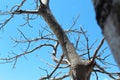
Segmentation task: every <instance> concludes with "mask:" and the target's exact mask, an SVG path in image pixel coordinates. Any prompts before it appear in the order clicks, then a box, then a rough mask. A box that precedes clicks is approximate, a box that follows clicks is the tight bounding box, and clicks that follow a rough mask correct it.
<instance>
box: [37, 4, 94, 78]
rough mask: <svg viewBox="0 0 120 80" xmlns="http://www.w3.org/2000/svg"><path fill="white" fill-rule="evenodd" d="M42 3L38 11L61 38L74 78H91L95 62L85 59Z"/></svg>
mask: <svg viewBox="0 0 120 80" xmlns="http://www.w3.org/2000/svg"><path fill="white" fill-rule="evenodd" d="M43 6H44V5H42V4H41V6H40V8H39V11H38V13H39V14H40V15H41V16H42V17H43V18H44V20H45V21H46V22H47V24H48V25H49V27H50V28H51V30H52V31H53V32H54V34H55V35H56V37H57V38H58V40H59V43H60V45H61V47H62V50H63V53H64V55H65V57H66V58H67V59H68V60H69V62H70V63H71V69H70V70H71V72H72V77H73V79H74V80H89V79H90V78H89V76H90V74H91V72H92V69H93V67H94V64H92V63H93V62H92V63H91V62H90V61H86V60H83V59H81V58H80V57H79V55H78V54H77V53H76V51H75V48H74V46H73V44H72V43H71V42H70V40H69V39H68V37H67V35H66V34H65V32H64V30H63V29H62V27H61V26H60V25H59V23H58V22H57V20H56V19H55V17H54V16H53V14H52V13H51V11H50V9H49V8H47V7H43Z"/></svg>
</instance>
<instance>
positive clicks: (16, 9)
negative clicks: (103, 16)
mask: <svg viewBox="0 0 120 80" xmlns="http://www.w3.org/2000/svg"><path fill="white" fill-rule="evenodd" d="M26 1H27V0H22V2H21V3H20V4H19V5H15V6H13V7H12V9H11V10H10V11H9V12H8V13H6V14H10V17H9V18H8V19H6V20H5V21H4V22H3V23H1V24H0V29H3V28H4V27H5V25H6V24H7V23H8V22H10V20H11V19H13V18H14V16H15V15H18V14H19V15H21V14H27V18H26V19H25V20H26V23H25V24H23V25H26V24H28V25H29V26H30V27H32V26H31V25H30V23H29V21H30V20H34V19H36V18H30V17H29V15H30V14H33V15H37V17H38V16H42V17H43V19H44V20H45V22H46V23H47V24H48V26H49V27H50V29H51V30H52V31H53V32H51V31H49V29H47V28H46V27H42V26H41V27H42V28H43V29H44V30H45V31H47V32H48V34H43V33H42V32H40V37H38V38H34V39H29V38H28V37H27V36H25V34H24V33H23V32H22V31H21V30H19V29H18V31H19V32H20V34H21V35H22V37H24V40H16V39H14V38H12V39H13V40H14V41H15V42H16V43H28V45H27V47H26V49H25V51H24V52H23V53H21V54H17V55H15V56H12V57H7V58H6V57H5V58H0V60H3V61H5V63H8V62H14V65H13V66H15V65H16V62H17V59H18V58H20V57H22V56H25V55H27V54H30V53H33V52H34V51H36V50H38V49H40V48H42V47H47V46H48V47H52V48H53V52H52V59H53V61H54V62H55V63H56V66H53V67H54V70H53V71H52V72H51V73H50V74H47V75H46V76H45V77H41V78H40V80H46V79H50V80H62V79H64V78H66V77H69V76H71V79H72V80H90V77H91V76H90V75H91V74H92V73H94V74H96V79H97V80H98V76H99V75H98V74H97V73H103V74H107V75H108V76H109V77H110V78H112V79H118V78H119V74H120V73H119V72H113V73H112V72H108V71H107V70H106V68H104V67H102V66H101V65H100V64H99V63H97V61H96V60H98V61H99V62H100V63H103V64H105V63H106V62H105V59H106V58H107V57H109V55H107V56H105V57H102V54H103V52H104V50H102V51H103V52H102V51H101V53H100V54H98V53H99V52H98V51H99V50H100V48H101V47H102V45H103V43H104V38H103V39H102V40H101V42H100V44H99V45H98V47H97V49H96V50H95V52H94V53H93V55H90V49H91V48H92V46H93V45H94V43H93V44H92V45H91V46H89V39H88V37H87V35H86V31H84V30H83V29H82V28H80V30H76V29H72V27H73V26H74V24H73V26H72V27H70V29H68V30H67V31H64V30H63V29H62V27H61V25H60V24H59V23H58V22H57V20H56V19H55V17H54V15H53V14H52V12H51V10H50V7H49V0H35V3H36V7H37V8H36V10H21V9H20V8H21V7H22V6H23V5H24V3H25V2H26ZM39 4H40V5H39ZM3 14H5V12H4V13H3ZM75 22H76V21H75ZM72 33H74V34H76V35H78V36H77V38H76V41H75V45H73V43H72V42H71V41H70V38H69V37H68V36H69V34H72ZM67 34H68V35H67ZM81 34H82V35H83V36H84V38H85V41H86V42H85V43H81V44H83V45H84V44H85V47H86V49H85V50H86V51H87V52H86V53H84V54H81V55H79V54H78V51H80V49H79V45H80V36H81ZM54 35H55V36H56V37H57V39H56V38H55V36H54ZM37 41H43V42H44V41H45V43H43V44H40V45H38V46H36V47H35V48H32V49H31V48H30V47H31V44H32V43H34V42H37ZM54 43H55V44H54ZM59 45H60V46H61V48H62V52H63V53H62V54H61V57H60V59H58V57H57V50H58V47H59ZM83 56H87V59H84V58H83ZM46 64H48V65H50V64H49V63H46ZM61 64H65V65H66V66H60V65H61ZM110 65H111V64H110ZM59 68H62V69H65V68H69V72H68V73H67V74H64V75H63V76H61V77H57V76H54V77H53V74H54V73H55V71H56V70H57V69H59ZM40 69H42V68H40ZM42 70H44V71H46V73H47V72H48V71H47V70H45V69H42ZM58 74H60V73H58Z"/></svg>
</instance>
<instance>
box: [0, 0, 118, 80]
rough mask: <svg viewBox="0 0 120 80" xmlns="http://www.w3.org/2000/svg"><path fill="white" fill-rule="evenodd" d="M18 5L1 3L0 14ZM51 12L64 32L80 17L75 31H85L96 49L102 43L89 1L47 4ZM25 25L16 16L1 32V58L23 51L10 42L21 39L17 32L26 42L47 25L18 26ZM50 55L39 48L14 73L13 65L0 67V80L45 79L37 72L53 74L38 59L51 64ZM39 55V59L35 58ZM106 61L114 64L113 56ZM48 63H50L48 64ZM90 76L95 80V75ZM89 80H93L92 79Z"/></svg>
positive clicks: (58, 0)
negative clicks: (23, 35) (45, 70)
mask: <svg viewBox="0 0 120 80" xmlns="http://www.w3.org/2000/svg"><path fill="white" fill-rule="evenodd" d="M20 1H21V0H2V1H0V11H7V10H9V9H10V8H11V7H12V6H13V5H16V4H19V2H20ZM30 1H31V2H30ZM33 3H34V0H28V2H26V4H25V5H24V6H23V7H22V8H21V9H24V10H27V9H29V10H30V9H34V4H33ZM50 8H51V11H52V13H53V14H54V16H55V17H56V19H57V20H58V22H59V23H60V25H61V26H62V27H63V28H64V29H68V28H69V27H70V26H71V25H72V23H73V21H74V19H75V18H76V16H78V15H80V17H79V19H78V21H77V23H76V25H75V26H76V28H77V27H78V28H79V26H82V27H83V29H84V30H87V31H88V33H87V35H88V36H89V39H90V43H93V42H94V41H95V40H97V39H98V42H97V43H96V45H98V43H99V41H100V40H101V39H102V32H101V30H100V28H99V27H98V25H97V23H96V20H95V14H94V9H93V6H92V3H91V0H50ZM6 17H8V16H6ZM6 17H5V15H4V16H1V15H0V22H1V21H2V20H4V19H5V18H6ZM24 22H25V20H23V15H16V16H15V17H14V19H12V20H11V22H9V23H8V24H7V25H6V26H5V27H4V31H1V32H0V47H1V48H0V57H5V56H8V55H11V56H12V55H13V54H10V53H11V52H14V53H16V54H19V53H21V52H22V51H23V50H24V48H25V46H26V45H19V44H18V47H16V46H15V45H16V44H15V43H14V42H13V41H12V40H11V37H13V38H17V39H20V35H19V34H20V33H19V32H18V30H17V29H20V30H21V31H22V32H24V34H25V35H26V36H28V37H29V38H34V37H38V36H39V35H38V30H39V29H40V25H42V26H45V25H46V23H45V22H44V20H42V18H40V17H39V19H37V20H35V21H31V24H32V25H33V28H30V27H28V26H27V25H26V26H23V27H21V26H20V25H21V24H23V23H24ZM41 43H42V42H41ZM38 44H40V43H34V45H38ZM106 46H107V44H106V43H105V44H104V47H106ZM33 47H34V46H33ZM94 48H96V47H94ZM50 52H51V49H50V48H42V49H39V50H37V51H35V52H34V53H32V54H29V55H26V58H27V59H25V58H24V57H21V58H19V59H18V61H17V63H16V66H15V68H14V69H13V68H12V66H13V63H8V64H0V80H38V79H39V78H40V77H41V76H43V75H45V72H44V71H42V70H40V69H39V67H42V68H44V69H49V71H51V70H52V69H51V67H48V66H46V64H45V63H43V62H42V61H41V58H42V59H44V60H45V61H50V59H51V58H50ZM109 53H111V52H110V51H109V50H107V52H105V54H109ZM38 54H39V56H36V55H38ZM107 61H110V62H112V63H115V62H114V59H113V57H112V56H111V57H110V58H109V59H108V60H107ZM0 62H1V61H0ZM50 63H53V62H51V61H50ZM53 64H54V63H53ZM112 70H114V71H116V70H117V68H114V69H113V68H112ZM112 70H111V71H112ZM92 76H93V77H94V76H95V75H92ZM99 76H100V79H101V80H104V79H106V80H107V79H108V80H109V78H108V77H107V76H106V75H99ZM91 80H95V79H94V78H92V79H91Z"/></svg>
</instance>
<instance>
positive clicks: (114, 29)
mask: <svg viewBox="0 0 120 80" xmlns="http://www.w3.org/2000/svg"><path fill="white" fill-rule="evenodd" d="M101 1H104V2H105V1H106V0H93V3H94V7H95V11H96V18H97V16H99V14H102V13H104V14H107V17H106V18H105V19H104V16H99V20H97V22H98V24H99V26H100V27H102V28H101V29H102V32H103V34H104V37H105V39H106V40H107V42H108V45H109V46H110V48H111V51H112V53H113V55H114V57H115V60H116V61H117V63H118V65H119V67H120V59H119V58H120V0H107V2H106V3H102V4H105V5H108V4H109V5H110V7H109V8H105V7H103V6H105V5H103V6H99V8H98V5H97V4H98V3H99V4H101ZM95 2H98V3H97V4H95ZM98 9H100V10H101V11H99V13H98ZM105 10H106V11H105ZM107 12H109V14H108V13H107ZM101 19H104V21H103V22H102V23H101V22H99V21H100V20H101Z"/></svg>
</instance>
